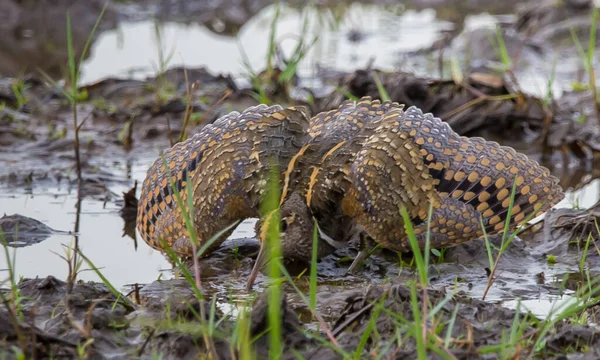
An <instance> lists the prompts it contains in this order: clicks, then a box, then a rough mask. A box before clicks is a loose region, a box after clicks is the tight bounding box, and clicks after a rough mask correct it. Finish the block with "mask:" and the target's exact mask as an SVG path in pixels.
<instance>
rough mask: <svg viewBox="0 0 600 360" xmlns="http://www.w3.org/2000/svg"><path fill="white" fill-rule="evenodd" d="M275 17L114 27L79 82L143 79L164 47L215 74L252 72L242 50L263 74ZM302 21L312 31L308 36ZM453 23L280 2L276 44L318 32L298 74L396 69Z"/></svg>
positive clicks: (428, 13)
mask: <svg viewBox="0 0 600 360" xmlns="http://www.w3.org/2000/svg"><path fill="white" fill-rule="evenodd" d="M274 16H275V7H274V6H269V7H267V8H265V9H263V10H262V11H260V12H259V13H258V14H257V15H255V16H254V17H253V18H252V19H250V20H249V21H248V22H247V23H246V24H244V25H243V26H242V28H241V29H240V31H239V33H238V34H237V36H236V37H232V36H225V35H221V34H218V33H215V32H213V31H211V30H209V29H208V28H207V27H205V26H202V25H198V24H195V23H191V24H182V23H179V22H168V21H167V22H160V23H159V22H156V21H137V22H122V23H120V24H119V25H118V28H117V29H115V30H110V31H105V32H103V33H102V34H101V35H100V36H98V39H97V40H96V41H95V43H94V45H93V46H92V48H91V56H90V57H89V59H87V60H86V62H85V64H84V66H83V68H82V82H83V83H88V82H94V81H97V80H100V79H102V78H104V77H109V76H115V75H121V76H127V77H134V78H139V79H143V78H145V77H146V76H151V75H155V74H156V70H158V69H157V68H156V67H157V66H158V65H157V64H158V63H159V52H162V54H163V57H165V58H166V57H168V56H169V54H171V55H172V57H171V61H169V63H168V65H169V67H171V66H177V65H185V66H187V67H199V66H205V67H207V68H208V69H209V70H210V71H211V72H213V73H215V74H216V73H231V74H233V75H242V74H247V71H246V70H245V68H244V58H243V56H242V53H241V52H240V47H242V48H243V50H244V52H245V53H246V55H247V57H248V60H249V62H250V64H251V65H252V67H253V70H254V71H260V70H262V69H263V68H264V67H265V64H266V60H265V56H266V54H267V53H268V47H269V38H268V34H269V31H270V26H271V22H272V20H273V18H274ZM338 16H339V17H340V19H337V18H336V17H338ZM305 21H306V22H307V24H309V25H308V29H309V30H308V31H307V32H306V33H303V32H302V29H303V24H304V22H305ZM452 28H453V25H452V24H451V23H448V22H443V21H439V20H437V19H436V13H435V11H434V10H430V9H429V10H423V11H419V12H416V11H412V10H409V11H402V7H393V6H390V7H383V6H375V5H367V4H359V3H354V4H352V5H348V6H347V7H344V9H343V12H342V14H341V15H340V14H335V13H332V12H331V11H329V10H327V9H325V10H323V11H315V10H306V11H305V12H304V13H303V12H301V11H299V10H297V9H293V8H289V7H285V6H282V9H281V15H280V19H279V21H278V23H277V26H276V29H277V30H276V31H277V39H278V44H279V45H280V46H281V48H282V50H283V52H284V54H287V55H289V54H291V52H292V51H293V49H294V48H295V46H296V44H297V41H298V39H299V38H300V37H301V36H305V39H312V38H313V37H315V36H318V39H317V41H316V43H315V45H314V47H313V48H312V49H311V50H310V52H309V53H308V54H307V56H306V58H305V59H304V61H303V63H302V64H301V66H300V69H299V74H301V75H303V76H311V75H312V74H313V72H314V69H315V65H316V64H319V65H321V66H326V67H329V68H333V69H335V70H349V71H351V70H355V69H358V68H364V67H365V66H366V65H367V64H368V63H369V62H370V61H371V58H373V61H374V62H373V65H374V66H375V67H381V68H384V69H393V68H394V67H395V65H396V63H397V60H396V59H397V55H398V53H400V52H410V51H416V50H419V49H422V48H425V47H427V46H430V45H431V44H432V43H433V42H434V41H436V40H437V39H439V37H440V33H441V31H444V30H449V29H452ZM359 29H360V30H359ZM157 31H159V32H160V41H157V35H156V34H157ZM159 44H162V46H161V45H159ZM161 48H162V50H161V51H159V49H161ZM403 70H410V69H403Z"/></svg>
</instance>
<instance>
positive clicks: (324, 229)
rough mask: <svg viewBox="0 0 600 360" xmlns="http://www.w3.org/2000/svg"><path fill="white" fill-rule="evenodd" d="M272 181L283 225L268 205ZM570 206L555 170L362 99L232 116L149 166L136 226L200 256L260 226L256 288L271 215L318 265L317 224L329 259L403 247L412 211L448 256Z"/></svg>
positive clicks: (292, 247)
mask: <svg viewBox="0 0 600 360" xmlns="http://www.w3.org/2000/svg"><path fill="white" fill-rule="evenodd" d="M274 170H275V172H273V171H274ZM272 174H275V178H276V180H277V181H276V182H275V184H276V188H277V190H278V191H279V193H280V194H281V197H280V201H279V207H278V208H277V209H276V210H278V214H279V216H278V217H271V216H270V215H271V214H273V212H270V213H265V211H264V210H263V209H261V202H262V200H263V198H264V196H265V194H266V192H267V190H268V189H269V186H270V185H269V179H270V177H271V176H272ZM513 188H514V191H513ZM190 196H191V199H190V198H188V197H190ZM563 197H564V194H563V191H562V188H561V187H560V185H559V183H558V179H557V178H556V177H554V176H552V175H551V174H550V172H549V170H548V169H546V168H545V167H543V166H541V165H539V164H538V163H537V162H535V161H534V160H531V159H529V158H527V157H526V156H525V155H523V154H520V153H517V152H516V151H515V150H514V149H512V148H510V147H507V146H500V145H499V144H498V143H496V142H491V141H487V140H485V139H483V138H478V137H473V138H467V137H463V136H459V135H458V134H457V133H455V132H454V131H453V130H452V129H451V128H450V126H449V125H448V124H447V123H445V122H443V121H442V120H440V119H439V118H436V117H434V116H433V115H432V114H430V113H427V114H425V113H423V112H422V111H421V110H420V109H418V108H417V107H415V106H411V107H409V108H407V109H405V106H404V105H401V104H399V103H396V102H392V101H383V102H382V101H380V100H373V99H372V98H370V97H363V98H361V99H359V100H358V101H352V100H348V101H346V102H344V103H342V104H341V105H340V106H339V107H338V108H337V109H333V110H329V111H324V112H321V113H319V114H317V115H315V116H314V117H312V118H311V117H310V116H309V115H308V112H307V110H306V108H304V107H294V106H292V107H288V108H283V107H282V106H279V105H274V106H267V105H264V104H261V105H256V106H253V107H250V108H248V109H246V110H244V111H243V112H241V113H240V112H236V111H234V112H231V113H229V114H227V115H225V116H222V117H221V118H219V119H217V120H216V121H215V122H214V123H213V124H209V125H206V126H205V127H204V128H202V129H201V130H200V131H199V132H198V133H197V134H195V135H193V136H192V137H191V138H189V139H188V140H186V141H183V142H180V143H178V144H175V145H174V146H172V147H171V148H169V149H167V150H166V151H165V153H164V154H162V155H161V156H160V157H159V158H158V159H156V160H155V162H154V163H153V164H152V165H151V166H150V168H149V170H148V172H147V174H146V178H145V180H144V182H143V185H142V190H141V195H140V201H139V202H138V211H137V221H136V224H137V229H138V231H139V233H140V235H141V237H142V239H143V240H144V241H145V242H146V243H147V244H148V245H149V246H150V247H152V248H154V249H156V250H159V251H163V252H166V251H167V250H168V249H169V250H170V251H172V252H173V253H175V254H176V255H178V256H180V257H192V256H197V255H198V254H195V253H194V251H193V249H194V244H193V238H197V240H198V244H197V245H199V246H202V245H208V243H209V241H212V240H211V239H212V238H213V237H214V236H216V235H219V237H218V239H216V241H214V242H212V243H211V244H210V246H208V248H207V249H206V251H204V252H203V253H202V256H208V255H209V254H210V253H211V252H212V250H214V249H215V248H216V247H218V246H219V245H220V244H221V243H222V242H223V241H224V240H225V239H226V238H227V237H229V235H230V234H231V233H232V232H233V227H232V226H231V225H232V224H235V223H236V222H238V221H239V220H243V219H247V218H252V217H259V218H261V220H259V222H258V223H257V225H256V226H257V227H256V229H257V235H258V237H259V241H260V244H261V245H260V250H259V252H258V255H257V259H256V261H255V264H254V267H253V269H252V271H251V273H250V276H249V278H248V283H247V288H248V289H250V288H251V287H252V284H253V283H254V281H255V279H256V276H257V274H258V272H259V271H260V269H261V268H262V267H263V265H264V264H265V263H266V261H267V260H268V259H267V258H266V253H267V251H266V246H265V242H266V234H267V231H266V230H267V228H268V227H269V226H270V219H272V218H276V219H280V220H281V221H280V223H279V225H278V226H279V230H280V232H281V234H280V235H281V236H280V238H281V249H282V256H283V258H285V259H296V260H300V261H310V260H311V259H312V246H313V233H314V230H315V229H316V230H317V235H318V237H317V240H318V243H317V246H318V249H317V258H318V259H320V258H322V257H324V256H327V255H328V254H330V253H332V252H334V251H335V250H336V249H338V248H341V247H343V246H346V245H347V244H348V243H349V242H351V241H353V240H354V239H359V240H361V241H363V240H365V239H370V240H371V241H373V242H375V243H377V244H379V245H381V246H382V247H384V248H388V249H390V250H394V251H400V252H406V251H410V250H411V247H410V243H409V241H408V234H407V231H406V226H407V224H405V223H404V220H403V217H402V210H403V209H404V210H406V213H407V214H408V217H409V219H410V223H411V224H412V225H413V227H414V233H415V235H416V238H417V241H418V244H419V246H420V247H424V246H425V243H426V240H429V245H430V247H431V248H441V247H451V246H456V245H459V244H461V243H464V242H466V241H471V240H474V239H477V238H479V237H481V236H483V235H484V232H485V234H488V235H493V234H498V233H502V232H504V231H505V230H506V229H508V230H513V229H514V228H515V227H516V226H517V225H519V224H521V223H523V222H525V221H527V220H528V219H529V218H530V217H531V216H538V215H541V214H542V213H544V212H545V211H547V210H548V209H549V208H550V207H552V206H554V205H555V204H557V203H558V202H559V201H560V200H562V198H563ZM190 204H191V208H192V209H191V211H190ZM429 209H431V216H430V215H429ZM509 214H510V217H509ZM507 219H508V227H506V226H505V223H506V220H507ZM481 225H483V226H481ZM223 229H228V230H227V231H225V232H223V233H221V230H223ZM190 232H193V234H191V233H190ZM361 253H362V255H364V253H365V249H363V251H361ZM360 257H361V254H359V256H357V259H358V258H360ZM355 263H356V261H355ZM353 266H354V264H353ZM353 266H351V268H352V267H353Z"/></svg>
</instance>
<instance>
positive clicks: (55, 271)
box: [0, 179, 255, 288]
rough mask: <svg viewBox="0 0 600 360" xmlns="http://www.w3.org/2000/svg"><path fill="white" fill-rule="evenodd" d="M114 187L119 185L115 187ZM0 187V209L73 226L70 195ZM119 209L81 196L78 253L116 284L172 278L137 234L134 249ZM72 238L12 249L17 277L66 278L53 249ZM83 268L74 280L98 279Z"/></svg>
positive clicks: (1, 270) (243, 228) (60, 249)
mask: <svg viewBox="0 0 600 360" xmlns="http://www.w3.org/2000/svg"><path fill="white" fill-rule="evenodd" d="M138 180H140V179H138ZM142 180H143V179H142ZM119 190H121V189H115V191H119ZM123 190H124V189H123ZM0 191H1V192H0V203H1V204H2V205H1V206H0V212H5V213H7V214H13V213H18V214H21V215H24V216H28V217H32V218H34V219H38V220H40V221H41V222H43V223H45V224H47V225H49V226H50V227H52V228H53V229H55V230H65V231H67V230H72V229H73V228H74V224H75V217H76V212H75V205H76V200H77V199H76V196H75V194H73V193H68V192H66V191H63V190H60V189H46V190H43V191H40V190H37V189H36V190H33V192H31V193H27V194H25V193H23V194H18V193H17V194H14V193H6V192H5V191H6V189H4V190H3V191H2V190H0ZM119 210H120V207H119V206H118V205H116V204H115V203H113V202H106V203H104V202H103V201H98V200H88V199H84V200H83V201H82V209H81V218H80V231H79V233H80V236H79V246H80V248H81V251H82V252H83V254H84V255H86V256H87V257H88V258H89V259H90V260H91V261H92V262H93V263H94V265H95V266H96V267H98V268H99V269H101V272H102V274H103V275H104V276H106V278H108V279H109V280H110V281H111V283H112V284H113V285H114V286H115V287H117V288H123V287H124V286H125V285H129V284H134V283H140V284H145V283H150V282H152V281H154V280H156V279H157V278H159V277H161V278H171V277H173V274H172V272H171V270H170V269H172V267H171V265H170V263H169V262H168V261H167V259H166V258H165V257H164V256H163V255H161V254H160V253H159V252H157V251H155V250H153V249H151V248H150V247H149V246H148V245H146V243H145V242H144V241H142V240H141V239H139V240H138V241H137V249H136V248H135V243H134V241H133V239H131V238H130V237H128V236H127V235H124V234H123V225H124V222H123V219H122V218H121V217H120V216H119ZM254 221H255V220H247V221H245V222H243V223H241V224H240V226H239V227H238V228H237V229H236V231H235V232H234V233H233V234H232V236H231V238H235V239H237V238H243V237H249V236H252V235H253V234H254ZM71 241H73V236H71V235H52V236H50V237H49V238H48V239H46V240H44V241H42V242H40V243H38V244H35V245H32V246H27V247H21V248H18V249H16V269H15V275H16V277H17V279H18V278H20V277H23V278H35V277H38V276H41V277H44V276H46V275H48V274H52V275H54V276H56V277H57V278H60V279H66V278H67V274H68V268H67V264H66V263H65V261H64V260H63V259H61V258H60V257H59V256H58V255H57V254H59V255H63V256H64V249H65V247H64V246H65V245H69V244H70V243H71ZM55 253H57V254H55ZM6 269H7V262H6V258H5V256H4V255H3V256H2V258H1V259H0V274H2V275H1V276H0V278H2V279H5V278H6V275H4V274H6ZM82 269H84V271H82V272H81V274H80V276H79V279H82V280H85V281H95V282H100V281H101V279H100V278H99V277H98V276H97V275H96V273H95V272H93V271H91V270H89V266H87V264H84V265H83V266H82ZM86 269H88V270H86Z"/></svg>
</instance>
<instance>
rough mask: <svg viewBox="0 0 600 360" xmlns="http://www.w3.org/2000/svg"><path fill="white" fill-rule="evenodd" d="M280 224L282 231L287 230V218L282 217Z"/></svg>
mask: <svg viewBox="0 0 600 360" xmlns="http://www.w3.org/2000/svg"><path fill="white" fill-rule="evenodd" d="M280 226H281V231H282V232H283V231H285V230H287V227H288V222H287V218H282V219H281V224H280Z"/></svg>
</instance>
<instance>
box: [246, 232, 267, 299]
mask: <svg viewBox="0 0 600 360" xmlns="http://www.w3.org/2000/svg"><path fill="white" fill-rule="evenodd" d="M266 257H267V244H266V241H264V240H262V239H261V241H260V250H259V251H258V256H257V257H256V261H255V262H254V267H253V268H252V272H251V273H250V276H249V277H248V283H247V284H246V291H250V290H252V286H254V282H255V281H256V277H257V276H258V273H259V272H260V270H261V269H262V268H263V266H264V265H265V260H266Z"/></svg>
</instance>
